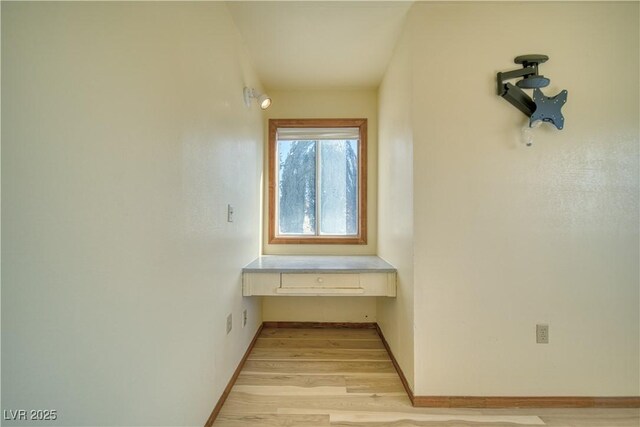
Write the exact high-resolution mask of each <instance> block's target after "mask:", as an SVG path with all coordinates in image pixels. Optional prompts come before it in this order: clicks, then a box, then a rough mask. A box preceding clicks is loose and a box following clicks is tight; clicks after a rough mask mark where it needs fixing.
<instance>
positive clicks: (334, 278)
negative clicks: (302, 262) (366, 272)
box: [280, 273, 360, 289]
mask: <svg viewBox="0 0 640 427" xmlns="http://www.w3.org/2000/svg"><path fill="white" fill-rule="evenodd" d="M280 283H281V284H282V287H283V288H343V289H352V288H359V287H360V275H359V274H356V273H346V274H343V273H324V274H322V273H321V274H314V273H282V276H281V282H280Z"/></svg>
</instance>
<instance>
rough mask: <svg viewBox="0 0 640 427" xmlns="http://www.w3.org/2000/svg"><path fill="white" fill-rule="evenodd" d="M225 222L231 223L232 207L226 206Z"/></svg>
mask: <svg viewBox="0 0 640 427" xmlns="http://www.w3.org/2000/svg"><path fill="white" fill-rule="evenodd" d="M227 222H233V205H227Z"/></svg>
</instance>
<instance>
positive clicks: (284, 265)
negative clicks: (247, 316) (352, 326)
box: [242, 255, 396, 297]
mask: <svg viewBox="0 0 640 427" xmlns="http://www.w3.org/2000/svg"><path fill="white" fill-rule="evenodd" d="M242 295H244V296H252V295H263V296H386V297H395V296H396V269H395V268H394V267H393V266H392V265H391V264H389V263H387V262H386V261H384V260H383V259H381V258H379V257H377V256H293V255H265V256H261V257H260V258H258V259H256V260H255V261H253V262H252V263H251V264H249V265H247V266H246V267H244V268H243V269H242Z"/></svg>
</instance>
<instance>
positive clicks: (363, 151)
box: [268, 119, 367, 245]
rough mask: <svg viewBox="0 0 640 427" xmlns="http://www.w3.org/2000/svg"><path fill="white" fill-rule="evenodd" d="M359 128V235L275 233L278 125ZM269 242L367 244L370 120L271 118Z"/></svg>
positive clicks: (279, 126) (269, 147) (282, 126)
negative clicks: (284, 234)
mask: <svg viewBox="0 0 640 427" xmlns="http://www.w3.org/2000/svg"><path fill="white" fill-rule="evenodd" d="M286 127H290V128H291V127H293V128H305V127H306V128H319V127H327V128H332V127H333V128H339V127H350V128H351V127H357V128H359V130H360V140H359V143H358V234H357V235H355V236H345V237H340V236H308V237H307V236H292V237H284V236H278V235H277V233H276V219H277V218H276V185H277V182H276V143H277V141H276V138H277V130H278V128H286ZM268 152H269V154H268V156H269V158H268V160H269V165H268V167H269V170H268V174H269V243H270V244H296V245H298V244H313V245H316V244H343V245H364V244H366V243H367V119H269V146H268Z"/></svg>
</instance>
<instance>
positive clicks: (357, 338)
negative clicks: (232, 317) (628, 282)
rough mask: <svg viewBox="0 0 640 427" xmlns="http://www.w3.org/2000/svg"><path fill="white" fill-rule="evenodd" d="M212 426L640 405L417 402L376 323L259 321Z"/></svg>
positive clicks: (614, 415) (630, 417) (559, 416)
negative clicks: (275, 324) (282, 324)
mask: <svg viewBox="0 0 640 427" xmlns="http://www.w3.org/2000/svg"><path fill="white" fill-rule="evenodd" d="M213 425H214V426H216V427H252V426H265V427H270V426H290V427H333V426H352V427H357V426H360V427H362V426H392V427H410V426H459V427H466V426H469V427H471V426H476V427H477V426H544V425H547V426H551V427H558V426H571V427H580V426H585V427H586V426H589V427H596V426H601V427H639V426H640V409H509V410H501V409H493V410H492V409H430V408H414V407H412V406H411V402H410V401H409V398H408V397H407V395H406V394H405V391H404V388H403V387H402V383H401V382H400V378H399V377H398V374H397V373H396V371H395V369H394V368H393V364H392V363H391V359H390V358H389V355H388V354H387V352H386V350H385V349H384V346H383V344H382V341H381V340H380V338H379V336H378V334H377V332H376V331H375V330H374V329H284V328H273V329H271V328H264V329H263V330H262V333H261V334H260V337H259V338H258V340H257V342H256V345H255V347H254V349H253V351H252V352H251V354H250V355H249V358H248V359H247V361H246V363H245V365H244V368H243V369H242V372H241V373H240V376H239V377H238V379H237V381H236V383H235V385H234V387H233V389H232V390H231V393H230V394H229V397H228V398H227V400H226V402H225V403H224V406H223V407H222V410H221V411H220V414H219V415H218V418H217V419H216V421H215V423H214V424H213Z"/></svg>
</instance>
